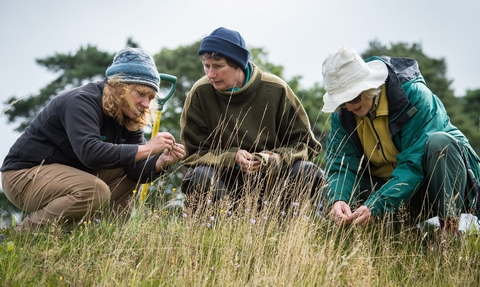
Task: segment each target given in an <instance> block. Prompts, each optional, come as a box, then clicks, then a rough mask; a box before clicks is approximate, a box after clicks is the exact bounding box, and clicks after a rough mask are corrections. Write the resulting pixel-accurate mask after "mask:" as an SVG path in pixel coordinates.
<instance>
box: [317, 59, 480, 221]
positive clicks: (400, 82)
mask: <svg viewBox="0 0 480 287" xmlns="http://www.w3.org/2000/svg"><path fill="white" fill-rule="evenodd" d="M372 60H381V61H383V62H384V63H385V64H386V65H387V67H388V77H387V79H386V82H385V83H386V91H387V99H388V106H389V129H390V134H391V137H392V141H393V143H394V145H395V147H396V148H397V150H398V151H399V154H398V156H397V166H396V168H395V169H394V171H393V172H392V174H391V175H390V178H389V180H388V181H387V182H386V183H385V184H384V185H383V186H382V187H381V188H380V189H378V190H377V191H375V192H373V193H372V194H371V195H370V196H369V197H368V199H367V200H366V201H365V202H364V204H365V205H366V206H367V207H368V208H369V209H370V211H371V213H372V215H373V216H379V215H381V214H384V213H386V212H394V211H396V210H397V209H398V207H399V206H400V205H401V203H406V202H408V200H409V199H410V198H411V197H412V195H413V194H414V193H415V192H416V191H417V190H418V189H419V187H420V186H421V185H422V182H423V180H424V173H423V168H422V159H423V154H424V144H425V143H426V141H427V139H428V137H429V136H430V135H431V134H432V133H434V132H438V131H444V132H447V133H449V134H450V135H452V136H453V137H454V138H456V139H457V141H458V142H459V143H461V144H462V145H463V147H464V150H465V154H466V158H467V160H468V162H469V164H470V167H471V168H472V171H473V173H474V175H475V178H477V179H478V178H479V174H480V159H479V157H478V156H477V154H476V153H475V152H474V150H473V149H472V147H471V146H470V144H469V143H468V139H467V138H466V137H465V136H464V135H463V133H462V132H461V131H460V130H458V129H457V127H455V126H454V125H452V124H451V123H450V118H449V117H448V115H447V112H446V110H445V107H444V106H443V104H442V102H441V101H440V99H439V98H438V97H437V96H436V95H435V94H433V93H432V92H431V91H430V90H429V89H428V87H427V85H426V83H425V80H424V78H423V76H422V75H421V73H420V70H419V68H418V63H417V62H416V61H415V60H413V59H408V58H391V57H386V56H382V57H372V58H369V59H367V60H366V62H369V61H372ZM330 124H331V132H330V134H329V136H328V139H327V145H326V161H327V167H326V172H327V181H328V184H329V186H330V190H329V195H328V196H329V202H330V203H331V204H333V203H334V202H336V201H339V200H341V201H345V202H347V203H349V204H352V203H353V202H354V201H355V200H358V195H359V191H360V185H359V182H360V181H361V177H362V175H363V174H365V173H368V166H367V159H366V158H365V156H364V152H363V148H362V146H361V143H360V139H359V137H358V134H357V133H356V130H355V128H356V125H357V124H356V121H355V116H354V114H353V113H352V112H349V111H347V110H346V109H340V111H338V112H336V113H333V114H332V115H331V117H330ZM470 204H471V203H470Z"/></svg>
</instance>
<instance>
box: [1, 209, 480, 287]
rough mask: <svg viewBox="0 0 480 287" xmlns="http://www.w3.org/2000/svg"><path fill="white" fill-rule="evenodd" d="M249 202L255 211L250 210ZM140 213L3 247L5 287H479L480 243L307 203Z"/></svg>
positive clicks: (9, 236) (55, 228) (15, 239)
mask: <svg viewBox="0 0 480 287" xmlns="http://www.w3.org/2000/svg"><path fill="white" fill-rule="evenodd" d="M252 202H253V201H252ZM205 205H206V206H205V207H204V208H203V210H202V212H194V213H190V214H188V213H185V212H184V211H182V210H178V209H166V208H165V209H159V210H155V209H153V208H152V207H148V206H146V205H139V206H136V207H135V209H134V213H133V215H132V218H131V219H130V220H129V221H128V222H123V223H122V222H120V221H118V220H116V219H114V218H110V219H108V218H107V219H105V220H102V221H100V222H99V223H95V222H84V223H82V224H81V225H80V226H78V227H77V228H75V229H73V230H72V232H71V233H65V232H63V227H62V226H60V225H56V224H51V225H49V226H47V227H45V228H44V229H42V230H41V231H39V232H36V233H31V234H26V235H18V234H16V233H15V232H14V231H13V230H12V229H9V230H7V232H6V234H5V236H6V240H5V241H4V242H2V243H1V244H0V262H1V267H0V280H1V282H2V286H476V285H477V284H478V282H480V281H479V280H480V271H479V270H480V268H479V267H480V262H479V251H478V247H479V239H478V236H477V234H475V233H473V234H469V235H464V236H463V237H462V238H456V237H454V236H436V235H435V234H432V235H430V234H429V236H424V233H422V232H419V230H418V229H417V228H415V227H414V226H411V225H409V224H407V223H405V222H399V221H397V222H393V221H391V220H385V221H384V222H377V223H375V224H374V225H372V226H370V227H368V228H357V227H340V226H337V225H335V224H333V223H332V222H331V221H329V220H327V219H326V218H325V217H324V216H323V215H320V214H318V212H317V209H316V207H315V205H313V204H311V202H310V201H308V200H304V201H302V202H295V204H292V206H291V207H290V208H289V209H287V211H285V213H283V212H281V211H280V210H276V209H275V207H272V208H263V209H250V208H243V207H245V206H243V207H239V208H237V209H236V210H234V211H233V212H229V211H231V210H226V209H224V206H222V203H221V202H217V203H209V202H206V203H205Z"/></svg>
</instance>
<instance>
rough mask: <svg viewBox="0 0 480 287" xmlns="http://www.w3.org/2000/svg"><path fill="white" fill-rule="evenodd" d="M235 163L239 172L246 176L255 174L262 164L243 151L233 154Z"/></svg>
mask: <svg viewBox="0 0 480 287" xmlns="http://www.w3.org/2000/svg"><path fill="white" fill-rule="evenodd" d="M235 162H236V163H237V165H238V166H239V167H240V170H241V171H242V172H244V173H246V174H252V173H255V172H257V171H258V170H259V169H260V168H261V167H262V163H261V162H260V161H259V160H256V159H255V158H254V157H253V155H252V154H251V153H249V152H248V151H246V150H244V149H240V150H238V151H237V153H236V154H235Z"/></svg>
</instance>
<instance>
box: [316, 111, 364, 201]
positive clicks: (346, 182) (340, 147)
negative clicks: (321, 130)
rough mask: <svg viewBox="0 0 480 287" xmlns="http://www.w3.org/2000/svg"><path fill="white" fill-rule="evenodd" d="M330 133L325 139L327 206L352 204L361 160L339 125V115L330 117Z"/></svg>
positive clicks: (356, 191)
mask: <svg viewBox="0 0 480 287" xmlns="http://www.w3.org/2000/svg"><path fill="white" fill-rule="evenodd" d="M330 125H331V131H330V134H329V135H328V138H327V147H326V154H325V157H326V162H327V166H326V169H325V170H326V172H327V182H328V185H329V193H328V200H329V204H333V203H334V202H336V201H345V202H347V203H349V204H352V203H353V202H352V200H354V199H355V198H356V197H357V194H358V191H359V189H360V188H359V182H358V181H359V179H360V178H361V177H362V175H361V174H359V170H360V166H361V160H362V158H361V157H360V156H359V154H360V153H359V151H357V149H356V147H355V145H354V144H353V141H351V140H350V138H349V137H350V136H349V135H348V134H347V132H346V130H345V128H343V126H342V125H341V124H340V119H339V115H338V114H337V113H333V114H332V115H331V116H330Z"/></svg>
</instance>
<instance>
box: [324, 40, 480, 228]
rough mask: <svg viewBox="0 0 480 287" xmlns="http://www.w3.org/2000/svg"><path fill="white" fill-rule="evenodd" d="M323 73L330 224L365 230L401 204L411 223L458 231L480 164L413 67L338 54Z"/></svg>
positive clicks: (343, 50) (327, 61)
mask: <svg viewBox="0 0 480 287" xmlns="http://www.w3.org/2000/svg"><path fill="white" fill-rule="evenodd" d="M322 73H323V79H324V85H325V89H326V91H327V92H326V94H325V95H324V96H323V100H324V103H325V105H324V106H323V108H322V111H323V112H327V113H332V115H331V117H330V124H331V132H330V134H329V136H328V139H327V146H326V163H327V165H326V180H327V183H328V187H327V191H326V193H328V200H329V207H330V212H329V214H330V216H331V218H332V219H334V220H335V221H336V222H338V223H339V224H359V225H366V224H369V223H372V222H374V221H375V220H376V219H380V218H382V216H385V215H392V214H394V213H395V212H397V211H398V210H399V208H400V206H402V205H406V206H407V210H408V211H409V212H411V213H412V214H413V216H412V218H414V219H419V220H421V219H425V218H428V217H431V216H432V215H436V216H439V218H440V219H441V227H442V228H443V229H448V230H455V228H457V227H458V226H457V224H456V222H458V218H459V216H460V213H461V212H464V211H468V210H471V208H474V207H475V206H474V205H475V197H476V196H477V192H476V190H478V181H477V179H478V178H479V175H480V159H479V157H478V156H477V154H476V153H475V152H474V150H473V149H472V147H471V146H470V145H469V143H468V140H467V138H466V137H465V136H464V135H463V133H462V132H461V131H460V130H458V129H457V128H456V127H455V126H453V125H452V124H451V123H450V120H449V117H448V115H447V112H446V110H445V107H444V106H443V104H442V102H441V101H440V99H439V98H438V97H437V96H436V95H435V94H433V93H432V92H431V91H430V90H429V89H428V87H427V85H426V83H425V81H424V79H423V76H422V75H421V73H420V70H419V67H418V63H417V62H416V61H415V60H413V59H409V58H393V57H388V56H381V57H371V58H369V59H367V60H365V61H364V60H363V59H362V58H361V57H360V56H359V55H358V54H357V52H355V50H353V49H351V48H348V47H341V48H339V49H337V50H335V51H334V52H332V53H331V54H330V55H328V57H327V58H326V59H325V61H324V63H323V69H322ZM477 202H478V201H477Z"/></svg>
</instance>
